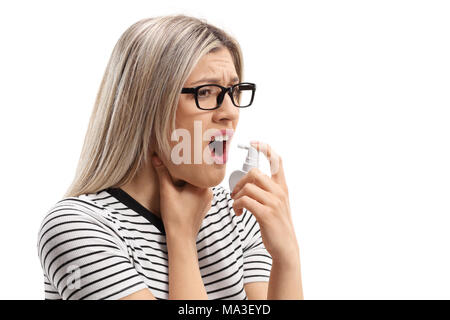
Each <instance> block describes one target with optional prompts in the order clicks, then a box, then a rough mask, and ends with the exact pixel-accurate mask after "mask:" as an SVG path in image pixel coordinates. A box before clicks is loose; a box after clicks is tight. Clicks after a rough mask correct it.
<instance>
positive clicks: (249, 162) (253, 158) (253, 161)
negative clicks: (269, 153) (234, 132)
mask: <svg viewBox="0 0 450 320" xmlns="http://www.w3.org/2000/svg"><path fill="white" fill-rule="evenodd" d="M238 148H241V149H247V150H248V154H247V158H246V159H245V162H244V165H243V166H242V170H243V171H245V172H249V171H250V169H251V168H258V165H259V152H258V150H256V149H255V148H254V147H252V146H248V145H245V144H241V143H240V144H238Z"/></svg>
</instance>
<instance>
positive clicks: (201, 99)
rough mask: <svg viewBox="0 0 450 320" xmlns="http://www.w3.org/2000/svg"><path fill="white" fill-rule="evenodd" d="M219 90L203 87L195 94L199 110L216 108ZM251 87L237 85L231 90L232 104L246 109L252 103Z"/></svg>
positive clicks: (215, 87)
mask: <svg viewBox="0 0 450 320" xmlns="http://www.w3.org/2000/svg"><path fill="white" fill-rule="evenodd" d="M220 93H221V89H220V88H219V87H217V86H204V87H201V88H200V89H199V90H198V92H197V100H198V104H199V106H200V108H203V109H214V108H216V107H217V97H218V96H219V94H220ZM252 94H253V90H252V86H249V85H245V84H243V85H239V86H235V87H234V88H233V98H234V103H235V104H237V105H238V106H239V107H247V106H249V105H250V103H251V101H252Z"/></svg>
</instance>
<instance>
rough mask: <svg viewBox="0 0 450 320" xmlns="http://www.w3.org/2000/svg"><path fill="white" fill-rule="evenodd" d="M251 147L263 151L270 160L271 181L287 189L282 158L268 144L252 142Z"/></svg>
mask: <svg viewBox="0 0 450 320" xmlns="http://www.w3.org/2000/svg"><path fill="white" fill-rule="evenodd" d="M251 145H252V146H253V147H254V148H256V150H258V151H261V152H262V153H263V154H264V155H265V156H266V158H267V159H268V160H269V163H270V173H271V179H272V180H274V181H275V182H276V183H278V184H279V185H281V186H282V187H283V188H284V189H287V184H286V178H285V176H284V170H283V163H282V161H281V157H280V156H279V155H278V154H277V153H276V152H275V151H274V150H273V149H272V147H271V146H270V145H268V144H267V143H264V142H259V141H251Z"/></svg>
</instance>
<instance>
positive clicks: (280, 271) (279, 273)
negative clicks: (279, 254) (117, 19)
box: [267, 250, 303, 300]
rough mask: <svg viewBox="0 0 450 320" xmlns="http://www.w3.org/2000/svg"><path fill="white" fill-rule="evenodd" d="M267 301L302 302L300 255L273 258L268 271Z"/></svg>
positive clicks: (296, 253) (297, 253)
mask: <svg viewBox="0 0 450 320" xmlns="http://www.w3.org/2000/svg"><path fill="white" fill-rule="evenodd" d="M267 299H268V300H303V286H302V279H301V268H300V254H299V252H298V250H297V251H296V252H295V253H294V254H292V255H290V256H288V257H286V258H274V259H273V261H272V269H271V271H270V279H269V287H268V290H267Z"/></svg>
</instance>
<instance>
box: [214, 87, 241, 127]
mask: <svg viewBox="0 0 450 320" xmlns="http://www.w3.org/2000/svg"><path fill="white" fill-rule="evenodd" d="M229 92H230V91H227V93H226V94H225V96H224V97H223V101H222V103H221V105H220V107H219V108H217V109H215V110H214V111H215V116H216V117H218V118H220V119H221V120H222V119H229V120H235V119H236V118H238V117H239V108H238V107H235V106H234V104H233V101H232V100H231V96H230V94H229Z"/></svg>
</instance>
